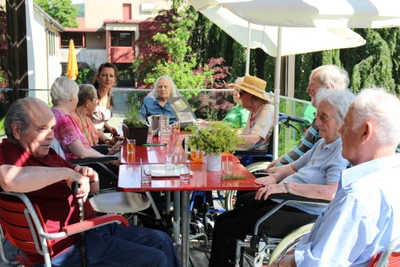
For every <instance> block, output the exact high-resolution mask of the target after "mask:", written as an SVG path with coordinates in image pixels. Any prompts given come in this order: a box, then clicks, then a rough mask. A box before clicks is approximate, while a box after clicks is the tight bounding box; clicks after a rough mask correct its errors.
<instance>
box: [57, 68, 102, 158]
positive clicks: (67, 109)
mask: <svg viewBox="0 0 400 267" xmlns="http://www.w3.org/2000/svg"><path fill="white" fill-rule="evenodd" d="M78 92H79V86H78V84H77V83H76V82H74V81H73V80H71V79H70V78H68V77H65V76H62V77H59V78H57V79H56V80H55V81H54V83H53V85H52V86H51V90H50V95H51V102H52V103H53V107H52V108H51V110H52V111H53V113H54V116H55V118H56V126H55V127H54V135H55V138H56V139H57V140H58V141H59V142H60V145H61V147H62V149H63V151H64V153H65V157H66V159H67V160H71V159H78V158H88V157H102V156H103V155H102V154H101V153H99V152H97V151H96V150H94V149H93V148H91V147H90V145H89V143H88V141H87V140H86V138H85V136H84V135H83V134H82V132H81V130H80V129H79V127H78V126H77V125H76V124H75V123H74V121H73V120H72V118H71V113H72V112H74V110H75V108H76V106H77V104H78Z"/></svg>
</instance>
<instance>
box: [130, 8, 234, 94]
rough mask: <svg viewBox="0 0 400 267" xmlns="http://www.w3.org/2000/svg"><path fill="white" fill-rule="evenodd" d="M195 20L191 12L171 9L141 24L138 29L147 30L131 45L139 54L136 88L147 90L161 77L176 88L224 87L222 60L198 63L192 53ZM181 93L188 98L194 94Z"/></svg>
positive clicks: (226, 73) (134, 63) (224, 76)
mask: <svg viewBox="0 0 400 267" xmlns="http://www.w3.org/2000/svg"><path fill="white" fill-rule="evenodd" d="M196 20H197V14H196V12H194V10H188V9H182V10H180V11H178V10H175V9H171V10H164V11H161V12H160V13H159V14H158V16H156V17H155V18H154V19H152V20H148V21H146V22H145V23H144V24H141V26H142V28H141V29H143V30H144V28H146V29H147V30H144V31H145V34H141V36H140V37H139V40H137V41H136V42H135V44H136V45H138V46H139V49H140V51H141V54H140V55H139V57H138V58H137V59H135V60H134V62H133V70H134V72H135V73H136V74H137V75H136V80H137V81H138V85H139V87H151V86H152V85H153V84H154V82H155V81H156V80H157V78H158V77H160V76H162V75H169V76H171V77H172V79H173V80H174V82H175V84H176V86H177V87H178V88H180V89H203V88H221V87H225V85H224V84H223V82H224V78H226V77H227V76H229V74H230V73H229V70H230V68H229V67H226V66H224V60H223V59H222V58H207V59H205V58H202V59H201V61H202V63H201V64H199V62H198V61H197V59H198V57H197V53H194V52H193V50H192V47H191V45H190V44H191V42H190V40H191V38H192V36H193V33H194V32H196V30H194V29H195V22H196ZM198 32H199V31H198ZM182 93H183V94H184V95H186V96H188V97H189V96H193V95H197V93H198V91H186V92H182Z"/></svg>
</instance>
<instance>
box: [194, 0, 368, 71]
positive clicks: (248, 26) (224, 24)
mask: <svg viewBox="0 0 400 267" xmlns="http://www.w3.org/2000/svg"><path fill="white" fill-rule="evenodd" d="M204 2H205V1H204V0H191V3H192V5H193V7H194V8H195V9H197V10H199V11H200V12H201V13H202V14H203V15H204V16H206V17H207V18H208V19H209V20H211V21H212V22H213V23H214V24H216V25H217V26H218V27H220V28H221V29H222V30H224V31H225V32H226V33H227V34H229V35H230V36H231V37H232V38H233V39H235V40H236V41H237V42H238V43H240V44H241V45H243V46H244V47H247V48H250V49H254V48H261V49H262V50H264V51H265V52H266V53H267V54H269V55H270V56H273V57H276V56H277V49H278V27H276V26H264V25H257V24H252V23H250V22H249V21H246V20H244V19H242V18H241V17H238V16H237V15H236V14H234V13H232V12H231V11H230V10H228V9H227V8H224V7H222V6H208V7H205V8H203V7H204ZM364 44H365V40H364V39H363V38H362V37H361V36H360V35H359V34H357V33H355V32H354V31H352V30H350V29H347V28H341V29H325V28H283V29H282V42H281V56H286V55H295V54H303V53H309V52H315V51H322V50H331V49H339V48H349V47H357V46H361V45H364ZM247 52H248V53H247V54H248V55H247V56H248V57H249V52H250V50H249V49H248V51H247ZM248 63H249V58H248V60H247V61H246V75H247V74H248V71H249V70H248V68H249V64H248Z"/></svg>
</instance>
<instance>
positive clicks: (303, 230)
mask: <svg viewBox="0 0 400 267" xmlns="http://www.w3.org/2000/svg"><path fill="white" fill-rule="evenodd" d="M313 225H314V223H309V224H306V225H304V226H302V227H300V228H298V229H296V230H294V231H293V232H291V233H290V234H289V235H287V236H286V237H285V238H283V239H282V241H281V242H280V243H279V245H277V246H276V248H275V249H274V251H273V252H272V254H271V256H270V257H269V260H268V265H271V264H272V263H274V262H276V261H280V260H281V259H282V258H283V257H284V256H285V255H286V253H288V252H289V251H290V250H292V249H293V248H295V247H296V246H297V244H298V243H299V241H300V239H302V238H303V236H305V235H306V234H308V233H309V232H310V231H311V228H312V227H313Z"/></svg>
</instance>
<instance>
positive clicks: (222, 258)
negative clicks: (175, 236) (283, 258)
mask: <svg viewBox="0 0 400 267" xmlns="http://www.w3.org/2000/svg"><path fill="white" fill-rule="evenodd" d="M354 98H355V96H354V95H353V94H352V93H351V92H350V91H349V90H346V91H341V92H339V91H336V90H320V92H319V93H318V95H317V98H316V100H317V101H316V104H317V107H318V113H317V115H316V124H317V126H318V127H319V135H320V137H321V139H320V140H319V141H318V142H317V143H316V144H315V145H314V146H313V148H312V149H311V150H309V151H308V152H306V153H305V154H304V155H303V156H301V157H300V158H299V159H298V160H296V161H295V162H293V163H290V164H288V165H284V166H280V167H274V168H271V169H270V170H269V176H267V177H263V178H258V179H256V180H255V182H256V183H257V184H259V185H261V186H262V187H261V188H260V189H259V190H258V191H257V192H254V193H248V194H245V195H243V196H241V197H240V198H238V200H237V202H236V205H235V210H233V211H229V212H226V213H223V214H221V215H220V216H218V218H217V220H216V223H215V227H214V231H213V239H212V240H213V244H212V249H211V259H210V266H227V265H229V261H230V260H233V258H234V252H235V244H236V239H244V238H245V236H246V234H250V233H251V232H252V231H253V227H254V224H255V223H256V221H257V220H258V219H259V218H261V217H262V216H263V215H265V214H266V213H267V212H269V211H270V210H272V209H273V208H275V207H276V205H277V201H274V197H273V194H278V193H290V194H293V195H298V196H302V197H308V198H315V199H325V200H332V199H333V197H334V196H335V193H336V190H337V185H338V182H339V180H340V175H341V171H342V170H344V169H345V168H346V167H347V165H348V164H349V163H348V161H347V160H345V159H344V158H343V157H342V140H341V135H340V133H339V129H340V127H341V126H342V124H343V120H344V117H345V115H346V113H347V110H348V108H349V106H350V104H351V103H352V102H353V100H354ZM250 198H251V199H253V200H252V201H249V199H250ZM244 203H246V204H244ZM323 209H324V207H321V206H318V205H312V204H303V203H301V204H300V203H292V204H287V205H286V206H284V207H283V208H281V210H284V211H288V212H296V214H297V215H296V218H294V219H287V220H281V221H278V222H277V221H274V219H273V216H271V218H270V219H268V221H267V222H265V223H263V227H264V229H267V230H266V231H268V233H267V234H268V235H270V234H271V233H272V234H276V236H274V237H283V236H285V235H287V234H288V233H289V232H290V231H291V230H294V229H296V228H298V227H300V226H302V225H304V224H307V223H309V222H311V221H312V220H314V219H315V218H316V216H317V215H319V214H320V213H321V212H322V211H323ZM299 213H300V214H304V218H303V217H301V218H300V216H298V214H299ZM310 215H311V216H310ZM274 229H275V231H274ZM276 229H280V230H276ZM283 229H286V231H284V230H283ZM288 229H289V231H287V230H288ZM277 232H278V233H279V234H277ZM271 236H273V235H271Z"/></svg>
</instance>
